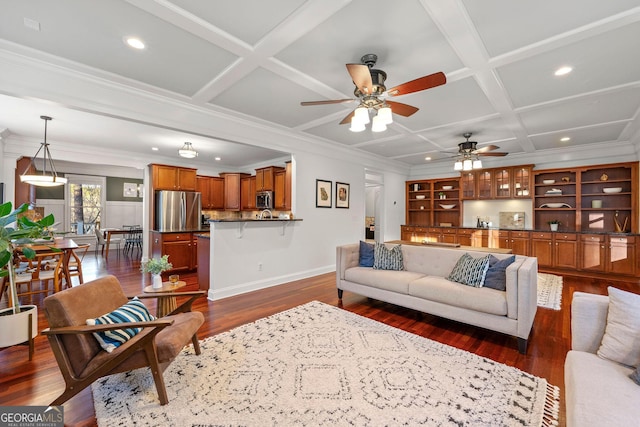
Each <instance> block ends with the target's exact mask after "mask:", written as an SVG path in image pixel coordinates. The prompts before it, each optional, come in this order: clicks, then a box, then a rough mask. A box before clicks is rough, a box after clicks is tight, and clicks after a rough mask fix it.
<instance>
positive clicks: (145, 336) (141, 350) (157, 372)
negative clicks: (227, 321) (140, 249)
mask: <svg viewBox="0 0 640 427" xmlns="http://www.w3.org/2000/svg"><path fill="white" fill-rule="evenodd" d="M204 294H205V292H204V291H193V292H175V293H173V294H171V296H175V297H181V296H183V297H188V298H187V299H186V301H185V302H183V303H182V304H180V305H178V307H177V308H176V309H175V310H174V311H173V312H171V313H170V314H169V315H167V316H166V317H163V318H161V319H156V320H153V321H147V322H135V323H120V324H115V325H114V324H107V325H95V326H88V325H87V324H86V321H87V319H94V318H98V317H100V316H102V315H104V314H106V313H110V312H112V311H113V310H115V309H118V308H120V307H121V306H122V305H124V304H126V303H127V302H128V301H129V298H127V296H125V295H124V293H123V291H122V287H121V286H120V282H119V281H118V279H117V278H115V277H114V276H105V277H101V278H98V279H96V280H93V281H91V282H87V283H85V284H83V285H79V286H75V287H72V288H69V289H66V290H64V291H61V292H58V293H56V294H54V295H51V296H48V297H47V298H45V300H44V310H45V314H46V317H47V320H48V321H49V326H50V327H49V328H48V329H45V330H44V331H43V332H42V333H43V334H44V335H46V336H47V338H48V339H49V344H50V345H51V348H52V350H53V354H54V355H55V357H56V360H57V362H58V366H59V368H60V371H61V372H62V376H63V377H64V380H65V383H66V388H65V391H64V392H63V393H62V394H61V395H60V396H59V397H58V398H56V399H55V400H54V401H53V402H52V403H51V405H52V406H54V405H61V404H63V403H64V402H66V401H67V400H69V399H70V398H72V397H73V396H75V395H76V394H77V393H79V392H80V391H82V390H83V389H84V388H86V387H88V386H89V385H90V384H91V383H93V382H94V381H95V380H97V379H98V378H101V377H103V376H106V375H111V374H115V373H118V372H126V371H130V370H132V369H137V368H141V367H146V366H148V367H149V368H150V369H151V374H152V375H153V379H154V381H155V385H156V390H157V392H158V396H159V400H160V404H162V405H165V404H167V403H168V402H169V399H168V397H167V391H166V389H165V384H164V378H163V376H162V373H163V372H164V370H165V369H166V367H167V366H168V365H169V363H171V361H173V359H175V357H176V356H177V355H178V354H179V353H180V351H181V350H182V348H183V347H184V346H185V345H187V344H189V342H191V343H192V344H193V346H194V349H195V352H196V354H200V344H199V342H198V337H197V334H196V332H197V331H198V329H199V328H200V326H201V325H202V324H203V323H204V316H203V315H202V313H200V312H192V311H191V304H192V303H193V301H194V300H195V299H196V298H198V297H200V296H203V295H204ZM150 296H152V297H157V295H155V294H150ZM145 297H147V296H145V295H140V296H139V298H140V299H142V298H145ZM127 327H138V328H139V327H142V328H143V329H142V331H141V332H140V333H138V334H137V335H135V336H133V338H131V339H130V340H128V341H127V342H125V343H124V344H122V345H121V346H119V347H117V348H116V349H115V350H113V351H112V352H111V353H108V352H107V351H105V350H103V349H102V347H101V346H100V344H99V342H98V340H96V338H95V337H94V336H93V333H94V332H96V331H105V330H114V329H124V328H127Z"/></svg>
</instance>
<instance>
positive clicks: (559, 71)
mask: <svg viewBox="0 0 640 427" xmlns="http://www.w3.org/2000/svg"><path fill="white" fill-rule="evenodd" d="M571 71H573V68H571V67H569V66H564V67H560V68H558V69H557V70H556V72H555V73H553V74H555V75H556V76H564V75H565V74H569V73H570V72H571Z"/></svg>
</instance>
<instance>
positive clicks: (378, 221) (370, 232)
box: [364, 171, 384, 242]
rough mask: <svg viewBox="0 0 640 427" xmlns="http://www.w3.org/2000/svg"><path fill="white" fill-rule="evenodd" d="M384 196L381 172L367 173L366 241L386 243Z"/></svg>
mask: <svg viewBox="0 0 640 427" xmlns="http://www.w3.org/2000/svg"><path fill="white" fill-rule="evenodd" d="M383 196H384V176H383V175H382V174H381V173H379V172H374V171H365V213H364V226H365V227H364V228H365V239H366V240H373V241H376V242H383V241H384V227H383V225H384V218H383V213H384V212H383V209H382V200H383V198H384V197H383Z"/></svg>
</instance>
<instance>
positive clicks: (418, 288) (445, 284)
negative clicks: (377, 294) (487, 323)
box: [409, 276, 507, 316]
mask: <svg viewBox="0 0 640 427" xmlns="http://www.w3.org/2000/svg"><path fill="white" fill-rule="evenodd" d="M409 295H412V296H415V297H419V298H424V299H427V300H430V301H434V302H439V303H442V304H447V305H451V306H455V307H460V308H465V309H470V310H474V311H479V312H482V313H489V314H495V315H498V316H506V314H507V295H506V292H502V291H498V290H495V289H483V288H476V287H473V286H467V285H463V284H460V283H456V282H452V281H450V280H447V279H445V278H444V277H438V276H425V277H423V278H420V279H417V280H414V281H413V282H411V283H410V284H409Z"/></svg>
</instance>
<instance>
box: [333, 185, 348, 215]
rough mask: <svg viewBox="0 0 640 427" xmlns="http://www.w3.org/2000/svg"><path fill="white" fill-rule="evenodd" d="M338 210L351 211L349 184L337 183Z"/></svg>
mask: <svg viewBox="0 0 640 427" xmlns="http://www.w3.org/2000/svg"><path fill="white" fill-rule="evenodd" d="M336 208H345V209H349V184H345V183H344V182H337V181H336Z"/></svg>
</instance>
